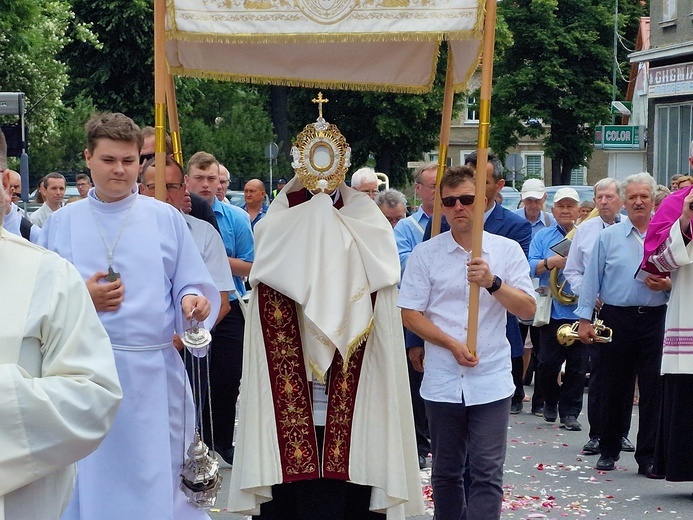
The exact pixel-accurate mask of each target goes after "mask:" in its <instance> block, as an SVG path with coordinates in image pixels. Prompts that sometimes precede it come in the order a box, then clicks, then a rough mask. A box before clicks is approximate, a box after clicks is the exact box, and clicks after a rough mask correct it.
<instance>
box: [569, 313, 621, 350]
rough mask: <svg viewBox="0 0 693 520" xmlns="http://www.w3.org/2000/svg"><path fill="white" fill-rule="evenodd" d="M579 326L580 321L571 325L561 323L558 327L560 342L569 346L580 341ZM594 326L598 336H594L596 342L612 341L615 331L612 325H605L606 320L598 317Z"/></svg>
mask: <svg viewBox="0 0 693 520" xmlns="http://www.w3.org/2000/svg"><path fill="white" fill-rule="evenodd" d="M579 326H580V322H579V321H576V322H575V323H573V324H571V325H568V324H567V323H566V324H565V325H561V326H560V327H558V330H557V331H556V339H557V340H558V343H560V344H561V345H563V346H565V347H568V346H570V345H572V344H573V343H575V341H580V336H579V335H578V327H579ZM592 328H593V329H594V332H595V333H596V334H597V337H596V338H594V342H595V343H610V342H611V335H612V333H613V331H612V330H611V328H610V327H607V326H606V325H604V321H602V320H600V319H598V318H597V319H595V320H594V322H593V323H592Z"/></svg>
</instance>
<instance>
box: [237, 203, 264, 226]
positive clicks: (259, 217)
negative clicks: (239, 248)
mask: <svg viewBox="0 0 693 520" xmlns="http://www.w3.org/2000/svg"><path fill="white" fill-rule="evenodd" d="M241 209H243V211H245V212H246V213H247V212H248V204H243V205H242V206H241ZM268 209H269V206H268V205H267V204H265V203H264V202H263V203H262V207H261V208H260V211H259V212H258V214H257V215H256V216H255V218H254V219H253V220H252V221H251V222H250V227H251V229H252V230H253V231H255V224H257V223H258V222H259V221H260V219H261V218H262V217H264V216H265V214H266V213H267V210H268ZM248 216H250V214H248Z"/></svg>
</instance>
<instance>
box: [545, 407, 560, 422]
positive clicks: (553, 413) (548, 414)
mask: <svg viewBox="0 0 693 520" xmlns="http://www.w3.org/2000/svg"><path fill="white" fill-rule="evenodd" d="M542 415H543V416H544V420H545V421H546V422H556V419H558V411H557V410H556V406H549V405H548V404H545V405H544V411H543V413H542Z"/></svg>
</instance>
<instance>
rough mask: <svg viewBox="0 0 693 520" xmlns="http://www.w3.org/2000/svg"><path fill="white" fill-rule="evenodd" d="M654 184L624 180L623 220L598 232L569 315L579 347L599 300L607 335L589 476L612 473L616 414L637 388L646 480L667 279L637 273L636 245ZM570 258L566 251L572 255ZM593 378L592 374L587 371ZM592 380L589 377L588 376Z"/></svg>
mask: <svg viewBox="0 0 693 520" xmlns="http://www.w3.org/2000/svg"><path fill="white" fill-rule="evenodd" d="M655 186H656V185H655V181H654V179H653V178H652V176H651V175H650V174H648V173H638V174H635V175H631V176H629V177H627V178H626V179H625V180H624V181H623V185H622V186H621V198H622V200H623V201H624V205H625V208H626V212H627V213H628V220H625V219H624V220H623V221H622V222H621V223H620V224H617V225H614V226H610V227H608V228H606V229H604V230H602V231H601V232H600V233H599V235H598V237H597V240H596V243H595V246H594V250H593V251H592V253H591V255H590V256H589V258H588V261H587V266H586V269H585V274H584V276H583V280H582V287H581V290H580V301H579V304H578V308H577V310H576V312H575V313H576V314H577V315H578V316H579V318H580V326H579V330H578V332H579V334H580V339H581V340H582V341H583V343H586V344H588V345H590V344H593V343H594V342H595V340H596V339H598V337H597V334H596V333H595V331H594V329H593V327H592V312H593V310H594V307H595V305H596V304H597V298H599V299H600V300H601V301H602V303H603V305H602V308H601V311H600V318H601V319H602V320H604V323H605V324H606V325H607V326H609V327H611V328H612V330H613V339H612V341H611V342H610V343H602V344H600V345H599V351H600V352H599V364H598V365H597V367H596V372H597V376H598V377H599V379H600V380H601V381H602V385H603V387H602V391H601V395H600V400H601V401H602V406H603V408H602V412H603V415H602V430H601V439H600V442H599V447H600V453H601V457H600V458H599V461H598V462H597V464H596V465H595V469H597V470H601V471H610V470H613V469H614V466H615V463H616V461H617V460H619V456H620V452H621V451H623V441H622V435H623V410H627V409H629V408H630V406H632V404H633V391H632V388H633V380H634V379H635V377H636V376H637V378H638V386H639V388H640V414H639V415H640V427H639V429H638V440H637V449H636V450H635V460H636V461H637V462H638V473H639V474H641V475H646V476H651V475H652V463H653V460H654V449H655V433H656V431H657V421H658V416H659V409H660V381H659V378H660V376H659V369H660V364H661V359H662V344H663V341H664V320H665V316H666V309H667V301H668V300H669V293H668V291H669V290H671V280H670V279H669V278H668V277H666V278H662V277H659V276H653V275H648V274H647V273H644V276H640V275H638V276H637V277H633V275H632V274H634V273H636V272H638V271H639V267H640V262H641V260H642V257H643V239H644V237H645V235H646V233H647V228H648V227H649V225H650V219H651V218H652V209H653V208H654V192H655ZM571 254H572V250H571ZM593 370H594V369H593ZM592 373H593V374H594V372H592Z"/></svg>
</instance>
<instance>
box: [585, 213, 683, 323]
mask: <svg viewBox="0 0 693 520" xmlns="http://www.w3.org/2000/svg"><path fill="white" fill-rule="evenodd" d="M644 239H645V237H644V236H643V237H641V236H640V232H639V231H638V230H637V229H636V228H635V227H634V226H633V224H632V223H631V222H630V221H627V220H626V221H624V222H621V223H620V224H614V225H613V226H609V227H608V228H605V229H604V230H602V231H601V233H599V236H598V238H597V240H596V242H595V244H594V249H592V252H591V253H590V255H589V258H588V261H587V265H586V266H585V274H584V276H583V278H582V288H581V289H580V301H579V302H578V308H577V311H576V314H577V315H578V316H579V317H580V318H584V319H586V320H590V321H592V310H593V309H594V305H595V303H596V301H597V297H599V298H600V299H601V300H602V302H604V303H606V304H608V305H616V306H619V307H634V306H638V307H639V306H644V307H657V306H659V305H664V304H665V303H667V301H668V300H669V292H668V291H653V290H651V289H649V288H648V287H647V285H645V283H644V282H641V281H640V280H637V279H635V273H636V272H637V270H638V268H639V267H640V261H641V260H642V255H643V243H642V241H643V240H644Z"/></svg>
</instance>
